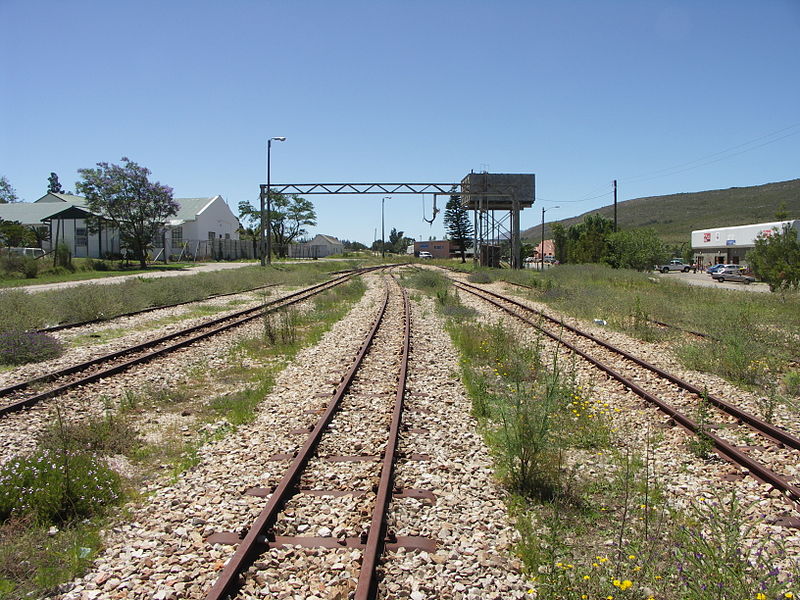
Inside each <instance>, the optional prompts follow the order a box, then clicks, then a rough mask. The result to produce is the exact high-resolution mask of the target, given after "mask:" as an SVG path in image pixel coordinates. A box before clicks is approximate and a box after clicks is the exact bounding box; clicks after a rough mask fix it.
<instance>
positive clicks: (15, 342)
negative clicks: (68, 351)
mask: <svg viewBox="0 0 800 600" xmlns="http://www.w3.org/2000/svg"><path fill="white" fill-rule="evenodd" d="M63 351H64V347H63V345H62V344H61V342H59V341H58V340H57V339H55V338H54V337H53V336H51V335H48V334H46V333H36V332H27V331H6V332H4V333H0V364H4V365H23V364H25V363H31V362H41V361H43V360H49V359H51V358H56V357H58V356H61V353H62V352H63Z"/></svg>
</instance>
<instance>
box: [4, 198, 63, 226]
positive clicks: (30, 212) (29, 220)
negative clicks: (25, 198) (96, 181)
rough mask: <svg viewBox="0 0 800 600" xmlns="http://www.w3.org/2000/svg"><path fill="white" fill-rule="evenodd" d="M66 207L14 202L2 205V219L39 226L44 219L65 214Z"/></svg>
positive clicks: (52, 204) (59, 204)
mask: <svg viewBox="0 0 800 600" xmlns="http://www.w3.org/2000/svg"><path fill="white" fill-rule="evenodd" d="M65 208H68V206H65V205H64V204H62V203H61V202H14V203H11V204H0V219H3V220H5V221H19V222H20V223H22V224H23V225H38V224H40V223H41V222H42V220H43V219H48V218H50V217H51V216H52V215H55V214H58V213H60V212H63V211H64V209H65Z"/></svg>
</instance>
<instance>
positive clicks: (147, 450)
mask: <svg viewBox="0 0 800 600" xmlns="http://www.w3.org/2000/svg"><path fill="white" fill-rule="evenodd" d="M364 291H365V286H364V284H363V282H362V281H361V280H360V279H356V280H354V281H352V282H350V283H348V284H344V285H341V286H338V287H336V288H333V289H332V290H330V291H328V292H325V293H323V294H321V295H320V296H317V297H316V298H315V300H314V301H313V302H314V306H313V308H312V309H310V310H306V311H296V318H295V317H292V320H291V323H292V331H291V333H290V334H288V336H287V337H286V338H285V340H283V341H286V343H283V341H282V340H281V339H276V340H275V341H274V343H271V342H269V340H268V339H267V338H266V336H259V337H258V338H255V339H250V340H245V341H243V342H241V343H239V344H238V345H237V346H236V347H235V348H234V349H233V350H232V351H231V354H230V356H229V360H228V361H227V363H228V365H229V367H228V368H226V369H223V370H212V371H211V372H209V369H208V368H206V367H205V366H198V367H195V368H194V369H192V371H191V372H190V373H189V377H188V380H189V383H187V384H184V385H180V386H175V387H172V388H169V389H166V388H150V387H145V388H144V389H140V390H136V391H133V390H127V391H126V393H125V395H124V397H123V398H122V399H121V401H120V402H119V405H118V407H117V409H116V410H113V409H112V406H111V403H110V402H109V403H108V410H107V411H106V412H105V414H104V415H103V416H101V417H98V418H95V419H89V420H84V421H81V422H76V423H67V422H60V421H59V422H58V423H56V424H55V425H54V427H53V428H52V429H51V430H50V431H48V432H47V433H46V434H45V435H44V436H43V437H42V439H41V442H40V447H41V449H42V450H41V451H40V452H37V453H36V454H34V455H32V456H29V457H23V458H21V459H20V460H19V461H14V463H11V465H10V466H6V467H4V468H3V469H2V470H0V599H3V600H6V599H14V600H16V599H22V598H28V597H36V598H39V597H44V596H47V595H51V594H52V593H53V591H54V590H55V589H56V588H57V586H58V585H59V584H60V583H62V582H65V581H68V580H70V579H72V578H74V577H76V576H79V575H80V574H81V573H82V572H83V571H84V570H85V569H86V568H87V567H88V566H89V565H90V564H91V561H92V559H93V558H94V556H95V555H96V553H97V552H98V551H99V549H100V547H101V536H100V530H101V529H102V528H104V527H108V526H109V524H110V521H109V519H110V518H113V516H111V517H110V516H109V513H108V512H107V511H106V509H107V507H109V506H111V505H113V504H115V503H117V502H119V501H121V500H124V499H126V498H127V499H133V500H136V499H137V497H138V494H139V492H138V491H137V490H138V489H139V487H140V485H141V484H142V483H143V482H144V481H146V480H149V479H154V478H156V477H159V476H161V475H162V474H167V475H169V474H172V475H173V476H177V475H178V474H179V473H181V472H183V471H185V470H186V469H189V468H192V467H193V466H194V465H196V464H197V462H198V460H199V459H198V453H197V451H198V449H199V448H200V447H201V446H202V445H203V444H205V443H207V442H209V441H211V440H213V439H218V438H221V437H222V436H224V435H227V434H228V433H230V432H232V431H234V430H235V429H236V427H237V426H239V425H242V424H244V423H248V422H250V421H252V420H253V419H254V418H255V416H256V410H257V405H258V403H259V402H261V400H262V399H263V398H264V397H265V396H266V395H267V394H268V393H269V392H270V390H271V389H272V385H273V382H274V378H275V376H276V375H277V374H278V373H279V372H280V371H281V370H282V369H283V368H284V366H285V365H286V364H287V363H288V362H289V361H290V360H291V358H292V357H293V356H294V355H295V354H296V353H297V352H298V351H299V350H300V349H302V348H304V347H306V346H309V345H312V344H314V343H316V342H317V341H318V340H319V339H320V337H321V336H322V335H323V334H324V333H325V331H327V330H328V329H330V327H331V326H332V325H333V324H334V323H335V322H336V321H338V320H339V319H341V318H342V317H343V316H344V315H345V314H346V313H347V312H348V311H349V309H350V308H351V307H352V305H353V304H355V302H357V301H358V299H359V298H360V297H361V296H362V295H363V293H364ZM209 397H211V399H210V400H208V398H209ZM73 455H74V456H76V457H80V458H72V457H73ZM54 457H55V458H54ZM64 457H69V460H68V461H66V462H65V460H64ZM109 463H113V464H115V465H120V464H121V465H123V466H124V467H126V468H125V469H123V470H126V471H127V473H126V475H127V477H126V478H121V477H120V476H119V475H118V474H117V473H115V472H114V471H112V470H111V469H109V466H108V465H109ZM15 465H19V466H15ZM45 467H47V468H45ZM65 469H66V470H65ZM65 473H67V474H68V475H69V477H68V478H66V476H65ZM20 490H32V491H26V492H25V493H22V492H20ZM59 490H60V492H59V494H58V495H56V494H55V492H56V491H59ZM30 498H33V500H32V501H31V500H26V499H30ZM20 500H24V501H25V502H26V503H27V504H26V505H25V506H23V505H22V504H21V503H20ZM28 505H31V506H34V507H36V510H21V508H25V507H26V506H28ZM7 507H11V508H10V509H9V508H7ZM14 507H17V510H13V508H14Z"/></svg>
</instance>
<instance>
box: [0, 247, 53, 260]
mask: <svg viewBox="0 0 800 600" xmlns="http://www.w3.org/2000/svg"><path fill="white" fill-rule="evenodd" d="M0 254H8V255H10V256H27V257H29V258H41V257H42V256H44V250H42V249H41V248H16V247H10V248H0Z"/></svg>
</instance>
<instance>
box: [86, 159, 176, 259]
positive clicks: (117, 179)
mask: <svg viewBox="0 0 800 600" xmlns="http://www.w3.org/2000/svg"><path fill="white" fill-rule="evenodd" d="M122 162H123V164H122V165H114V164H109V163H107V162H99V163H97V168H96V169H78V174H80V176H81V177H83V181H79V182H78V183H77V184H76V189H77V191H78V193H79V194H83V195H84V196H85V197H86V200H87V203H86V204H87V207H88V209H89V210H90V211H91V212H93V213H94V214H96V215H98V216H99V217H100V218H102V219H104V220H106V221H111V223H113V225H114V226H115V227H116V228H117V230H118V231H119V238H120V245H121V246H122V247H124V248H127V249H128V250H130V251H131V252H132V253H133V257H134V258H135V259H136V260H138V261H139V265H140V266H141V268H143V269H144V268H147V251H148V250H149V248H150V246H151V244H152V242H153V238H154V237H155V236H156V234H158V233H159V232H160V231H161V229H162V228H163V227H164V225H165V223H166V221H167V219H168V218H169V217H171V216H173V215H175V214H177V212H178V208H180V206H179V205H178V203H177V202H175V201H174V200H173V199H172V188H171V187H169V186H166V185H162V184H161V183H159V182H157V181H156V182H151V181H150V180H149V179H148V176H149V175H150V170H149V169H147V168H145V167H142V166H139V165H138V164H136V163H135V162H133V161H132V160H130V159H129V158H126V157H123V158H122Z"/></svg>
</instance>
